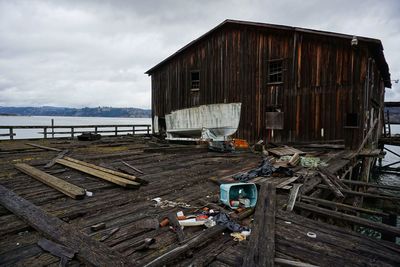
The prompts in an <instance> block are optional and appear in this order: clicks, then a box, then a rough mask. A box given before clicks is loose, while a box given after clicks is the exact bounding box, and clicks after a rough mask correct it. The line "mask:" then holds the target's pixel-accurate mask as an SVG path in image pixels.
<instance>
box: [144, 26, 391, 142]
mask: <svg viewBox="0 0 400 267" xmlns="http://www.w3.org/2000/svg"><path fill="white" fill-rule="evenodd" d="M369 45H370V44H368V43H365V42H359V45H358V46H357V48H356V49H354V48H352V47H351V45H350V40H348V39H343V38H337V37H331V36H324V35H317V34H312V33H305V32H298V31H289V30H285V31H283V30H278V29H269V28H265V27H256V26H251V27H249V26H246V25H242V26H241V25H226V26H225V27H223V28H222V29H219V30H217V31H215V32H213V33H212V34H211V35H209V36H208V37H207V38H204V39H203V40H201V41H199V42H197V43H196V44H195V45H193V46H191V47H189V48H188V49H186V50H184V51H183V52H181V53H180V54H179V55H177V56H175V57H173V58H172V59H171V60H169V61H168V62H167V63H165V64H163V65H162V66H160V67H158V68H157V69H156V70H154V71H153V72H152V73H151V76H152V109H153V116H154V115H157V116H158V117H164V116H165V114H168V113H169V112H171V111H173V110H178V109H182V108H188V107H191V106H193V104H200V105H203V104H212V103H231V102H241V103H242V112H241V121H240V126H239V130H238V132H237V134H236V136H237V137H239V138H244V139H247V140H249V141H250V142H256V141H258V140H259V139H264V140H269V141H273V142H303V141H311V140H338V139H345V138H346V139H347V140H350V143H352V144H353V146H356V145H357V144H358V143H360V138H361V140H362V137H363V134H364V133H365V131H366V130H367V129H368V126H365V125H366V124H365V122H366V120H367V119H368V118H367V114H368V113H367V112H366V111H369V110H370V109H371V103H370V102H371V101H370V98H375V99H376V102H377V103H379V105H381V107H380V108H382V107H383V92H384V86H383V83H382V82H381V77H380V74H379V71H378V70H377V68H376V66H375V64H374V62H373V60H372V59H369V58H370V57H373V55H372V54H371V52H370V50H371V49H370V47H369ZM270 59H284V67H285V71H284V76H283V79H284V82H283V84H280V85H268V84H267V66H268V63H267V62H268V60H270ZM368 66H369V67H368ZM368 69H369V70H370V71H369V73H370V75H369V76H368ZM193 70H199V71H200V91H199V92H191V91H190V72H191V71H193ZM371 73H373V75H372V74H371ZM371 75H372V76H373V77H372V78H371ZM367 76H368V77H369V82H368V81H367ZM367 91H368V96H369V97H368V99H367V98H366V96H365V94H366V92H367ZM269 107H278V108H280V109H281V110H282V111H283V112H284V129H283V130H274V132H273V134H272V131H271V130H267V129H266V125H265V112H266V111H267V109H268V108H269ZM349 112H352V113H355V112H356V113H359V115H360V116H359V120H360V121H359V125H360V127H358V128H344V122H345V117H346V113H349ZM375 113H376V114H379V109H375ZM376 116H377V115H376ZM364 126H365V127H364ZM321 128H323V129H324V136H321Z"/></svg>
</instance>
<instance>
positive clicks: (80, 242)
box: [0, 185, 133, 267]
mask: <svg viewBox="0 0 400 267" xmlns="http://www.w3.org/2000/svg"><path fill="white" fill-rule="evenodd" d="M0 204H1V205H2V206H4V207H5V208H6V209H8V210H9V211H11V212H12V213H14V214H15V215H16V216H18V217H19V218H21V219H22V220H23V221H25V222H26V223H28V224H29V225H30V226H31V227H33V228H34V229H35V230H37V231H38V232H40V233H41V234H43V235H44V236H45V237H47V238H49V239H50V240H53V241H55V242H57V243H60V244H62V245H64V246H66V247H69V248H73V249H76V250H77V251H78V253H77V255H76V256H77V257H78V259H79V260H81V261H83V262H85V263H86V264H89V265H93V266H104V267H107V266H115V267H116V266H132V265H133V264H131V263H129V262H128V261H126V260H125V258H124V257H123V256H122V255H120V254H119V253H117V252H115V251H112V250H111V249H110V248H109V247H107V246H105V245H103V244H101V243H99V242H96V241H94V240H93V239H91V238H90V237H89V236H87V235H85V234H84V233H82V232H81V231H80V230H78V229H76V228H74V227H72V226H71V225H69V224H68V223H65V222H64V221H62V220H60V219H58V218H57V217H54V216H52V215H50V214H48V213H47V212H46V211H44V210H42V209H41V208H39V207H38V206H36V205H33V204H32V203H31V202H29V201H27V200H26V199H24V198H22V197H20V196H18V195H16V194H15V193H14V192H12V191H10V190H8V189H7V188H5V187H4V186H2V185H0Z"/></svg>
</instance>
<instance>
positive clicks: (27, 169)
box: [14, 163, 85, 199]
mask: <svg viewBox="0 0 400 267" xmlns="http://www.w3.org/2000/svg"><path fill="white" fill-rule="evenodd" d="M14 166H15V168H16V169H18V170H20V171H21V172H23V173H25V174H27V175H29V176H31V177H33V178H35V179H36V180H38V181H40V182H42V183H44V184H46V185H48V186H50V187H52V188H54V189H56V190H57V191H60V192H61V193H63V194H65V195H67V196H69V197H71V198H74V199H83V198H84V196H85V190H84V189H83V188H80V187H79V186H76V185H74V184H71V183H68V182H66V181H64V180H62V179H60V178H57V177H55V176H53V175H50V174H48V173H45V172H43V171H41V170H39V169H36V168H34V167H32V166H29V165H28V164H25V163H18V164H15V165H14Z"/></svg>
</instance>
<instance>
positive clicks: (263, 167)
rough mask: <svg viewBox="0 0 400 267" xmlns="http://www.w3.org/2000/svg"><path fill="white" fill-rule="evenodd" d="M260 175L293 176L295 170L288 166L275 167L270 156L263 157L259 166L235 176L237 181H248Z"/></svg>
mask: <svg viewBox="0 0 400 267" xmlns="http://www.w3.org/2000/svg"><path fill="white" fill-rule="evenodd" d="M259 176H278V177H280V176H282V177H284V176H293V171H292V170H291V169H289V168H286V167H278V168H275V167H274V166H273V165H272V164H271V162H270V161H269V159H268V158H265V159H263V161H262V162H261V163H260V165H259V166H258V168H256V169H253V170H250V171H248V172H246V173H239V174H236V175H234V176H233V178H234V179H235V180H237V181H241V182H246V181H248V180H251V179H253V178H256V177H259Z"/></svg>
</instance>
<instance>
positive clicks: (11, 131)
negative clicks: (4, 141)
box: [10, 127, 14, 140]
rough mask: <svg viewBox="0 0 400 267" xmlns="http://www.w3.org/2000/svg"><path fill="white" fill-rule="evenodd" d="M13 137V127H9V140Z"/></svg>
mask: <svg viewBox="0 0 400 267" xmlns="http://www.w3.org/2000/svg"><path fill="white" fill-rule="evenodd" d="M13 139H14V129H13V128H12V127H10V140H13Z"/></svg>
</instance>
